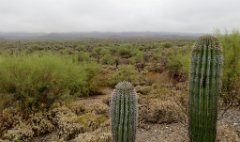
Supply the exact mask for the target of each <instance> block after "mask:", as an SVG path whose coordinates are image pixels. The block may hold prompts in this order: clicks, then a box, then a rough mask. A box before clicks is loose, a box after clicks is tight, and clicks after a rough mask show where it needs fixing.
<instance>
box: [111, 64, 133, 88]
mask: <svg viewBox="0 0 240 142" xmlns="http://www.w3.org/2000/svg"><path fill="white" fill-rule="evenodd" d="M136 74H137V71H136V70H135V68H134V66H132V65H121V66H120V67H119V70H118V71H117V72H115V73H113V74H112V76H111V77H110V78H109V79H108V85H109V86H111V87H114V86H115V85H116V84H117V83H118V82H120V81H123V80H126V81H129V82H132V81H133V80H135V79H136Z"/></svg>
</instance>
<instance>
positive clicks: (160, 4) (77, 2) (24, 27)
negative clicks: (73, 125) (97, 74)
mask: <svg viewBox="0 0 240 142" xmlns="http://www.w3.org/2000/svg"><path fill="white" fill-rule="evenodd" d="M216 28H218V29H221V30H226V29H227V30H232V29H240V0H0V32H22V31H25V32H91V31H102V32H110V31H111V32H126V31H136V32H138V31H151V32H189V33H199V32H201V33H203V32H204V33H207V32H212V31H213V30H214V29H216Z"/></svg>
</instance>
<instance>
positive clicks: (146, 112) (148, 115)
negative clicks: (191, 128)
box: [139, 99, 186, 124]
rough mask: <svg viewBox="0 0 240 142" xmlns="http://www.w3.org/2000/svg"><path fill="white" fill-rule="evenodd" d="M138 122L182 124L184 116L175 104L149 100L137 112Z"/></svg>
mask: <svg viewBox="0 0 240 142" xmlns="http://www.w3.org/2000/svg"><path fill="white" fill-rule="evenodd" d="M139 117H140V120H142V121H144V122H147V123H160V124H161V123H167V124H169V123H175V122H184V121H185V119H186V118H185V115H184V113H183V112H182V111H181V110H180V108H179V107H178V105H177V104H176V103H173V102H171V101H159V99H152V100H149V102H147V103H146V104H144V105H143V107H141V108H140V112H139Z"/></svg>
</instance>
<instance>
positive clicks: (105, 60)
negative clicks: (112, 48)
mask: <svg viewBox="0 0 240 142" xmlns="http://www.w3.org/2000/svg"><path fill="white" fill-rule="evenodd" d="M115 60H116V58H115V57H114V56H112V55H111V54H110V53H108V54H105V55H103V57H102V59H101V63H102V64H107V65H113V64H115Z"/></svg>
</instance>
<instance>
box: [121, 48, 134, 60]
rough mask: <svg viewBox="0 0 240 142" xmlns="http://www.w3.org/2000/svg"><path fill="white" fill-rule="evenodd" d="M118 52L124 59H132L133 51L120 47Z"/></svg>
mask: <svg viewBox="0 0 240 142" xmlns="http://www.w3.org/2000/svg"><path fill="white" fill-rule="evenodd" d="M118 52H119V55H120V56H121V57H122V58H130V57H132V55H133V53H132V50H131V49H130V47H127V46H126V47H125V46H123V47H119V49H118Z"/></svg>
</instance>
